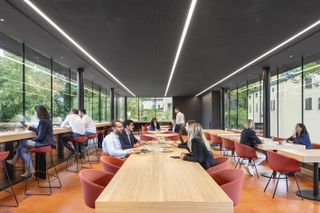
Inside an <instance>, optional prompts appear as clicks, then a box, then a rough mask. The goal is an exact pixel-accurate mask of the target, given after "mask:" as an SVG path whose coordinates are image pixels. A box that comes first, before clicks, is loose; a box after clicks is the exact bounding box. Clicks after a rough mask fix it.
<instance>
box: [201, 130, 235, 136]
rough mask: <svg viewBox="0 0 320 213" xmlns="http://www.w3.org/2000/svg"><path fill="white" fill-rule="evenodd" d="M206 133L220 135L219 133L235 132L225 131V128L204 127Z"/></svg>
mask: <svg viewBox="0 0 320 213" xmlns="http://www.w3.org/2000/svg"><path fill="white" fill-rule="evenodd" d="M203 131H204V132H205V133H209V134H210V135H219V134H234V133H233V132H230V131H225V130H223V129H204V130H203Z"/></svg>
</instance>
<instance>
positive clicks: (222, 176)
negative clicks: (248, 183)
mask: <svg viewBox="0 0 320 213" xmlns="http://www.w3.org/2000/svg"><path fill="white" fill-rule="evenodd" d="M243 176H244V175H243V171H242V170H241V169H227V170H222V171H219V172H216V173H214V174H212V176H211V177H212V178H213V179H214V180H215V181H216V182H217V184H218V185H219V186H220V187H221V188H222V190H223V191H224V192H225V193H226V194H227V195H228V196H229V197H230V199H231V200H232V201H233V206H236V205H238V203H239V202H240V195H241V190H242V185H243Z"/></svg>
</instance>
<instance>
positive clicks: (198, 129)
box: [187, 123, 211, 151]
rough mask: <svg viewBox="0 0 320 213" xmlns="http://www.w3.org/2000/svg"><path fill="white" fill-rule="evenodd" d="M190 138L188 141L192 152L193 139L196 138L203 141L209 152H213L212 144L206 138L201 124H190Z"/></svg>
mask: <svg viewBox="0 0 320 213" xmlns="http://www.w3.org/2000/svg"><path fill="white" fill-rule="evenodd" d="M188 136H189V139H188V143H187V145H188V148H189V149H190V150H191V148H192V139H193V138H195V137H199V138H201V140H202V141H203V143H204V145H206V147H207V149H208V151H211V147H210V144H209V142H208V141H207V139H206V137H205V136H204V133H203V129H202V126H201V124H199V123H192V124H190V126H189V128H188Z"/></svg>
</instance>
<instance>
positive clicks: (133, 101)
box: [127, 98, 139, 121]
mask: <svg viewBox="0 0 320 213" xmlns="http://www.w3.org/2000/svg"><path fill="white" fill-rule="evenodd" d="M127 101H128V109H127V117H128V119H130V120H135V121H137V120H139V117H138V114H139V111H138V110H139V107H138V106H139V98H128V99H127Z"/></svg>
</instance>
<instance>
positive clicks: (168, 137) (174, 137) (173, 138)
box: [165, 134, 179, 141]
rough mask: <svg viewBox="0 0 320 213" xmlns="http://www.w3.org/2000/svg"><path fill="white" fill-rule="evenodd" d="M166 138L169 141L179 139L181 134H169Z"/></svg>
mask: <svg viewBox="0 0 320 213" xmlns="http://www.w3.org/2000/svg"><path fill="white" fill-rule="evenodd" d="M165 139H166V140H169V141H179V135H178V134H175V135H171V136H167V137H165Z"/></svg>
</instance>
